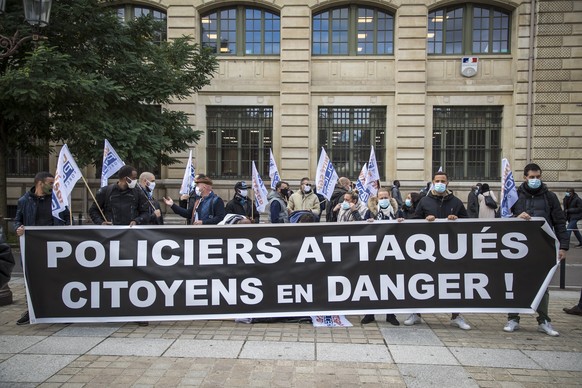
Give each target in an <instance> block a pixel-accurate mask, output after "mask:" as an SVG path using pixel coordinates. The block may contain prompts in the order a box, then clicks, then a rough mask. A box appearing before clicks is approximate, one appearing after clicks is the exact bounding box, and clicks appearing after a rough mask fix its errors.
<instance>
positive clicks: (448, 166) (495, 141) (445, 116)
mask: <svg viewBox="0 0 582 388" xmlns="http://www.w3.org/2000/svg"><path fill="white" fill-rule="evenodd" d="M502 119H503V107H502V106H454V107H452V106H435V107H434V108H433V145H432V147H433V160H432V166H433V172H436V171H437V170H438V168H439V167H441V166H442V167H443V170H444V171H445V172H446V173H447V174H448V175H449V176H450V177H451V178H454V179H457V180H497V179H500V174H501V171H500V168H501V167H500V165H501V127H502Z"/></svg>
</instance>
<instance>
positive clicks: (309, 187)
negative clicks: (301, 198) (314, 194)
mask: <svg viewBox="0 0 582 388" xmlns="http://www.w3.org/2000/svg"><path fill="white" fill-rule="evenodd" d="M303 192H305V193H309V192H311V185H305V186H303Z"/></svg>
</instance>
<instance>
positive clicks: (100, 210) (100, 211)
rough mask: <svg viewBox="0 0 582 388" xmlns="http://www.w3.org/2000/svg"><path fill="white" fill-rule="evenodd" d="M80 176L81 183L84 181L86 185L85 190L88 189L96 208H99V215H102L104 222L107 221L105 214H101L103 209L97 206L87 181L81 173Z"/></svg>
mask: <svg viewBox="0 0 582 388" xmlns="http://www.w3.org/2000/svg"><path fill="white" fill-rule="evenodd" d="M81 178H83V183H85V187H87V190H89V194H91V198H93V202H95V205H97V209H99V213H101V217H103V219H104V220H105V222H109V221H108V220H107V217H105V214H103V210H102V209H101V206H99V203H98V202H97V199H96V198H95V196H94V195H93V192H92V191H91V188H90V187H89V184H88V183H87V181H86V180H85V177H84V176H83V175H82V174H81Z"/></svg>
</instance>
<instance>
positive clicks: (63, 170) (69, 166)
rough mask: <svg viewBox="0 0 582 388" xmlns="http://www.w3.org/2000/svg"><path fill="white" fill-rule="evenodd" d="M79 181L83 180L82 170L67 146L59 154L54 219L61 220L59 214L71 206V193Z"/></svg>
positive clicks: (53, 210) (54, 191)
mask: <svg viewBox="0 0 582 388" xmlns="http://www.w3.org/2000/svg"><path fill="white" fill-rule="evenodd" d="M79 179H81V170H79V167H78V166H77V163H76V162H75V159H74V158H73V155H71V152H69V147H67V145H66V144H65V145H63V148H61V152H60V153H59V160H58V162H57V173H56V174H55V182H54V185H53V194H52V214H53V217H57V218H59V219H60V217H59V214H60V213H62V212H63V211H64V210H66V208H67V206H69V199H70V196H71V192H72V191H73V188H74V187H75V183H77V181H78V180H79Z"/></svg>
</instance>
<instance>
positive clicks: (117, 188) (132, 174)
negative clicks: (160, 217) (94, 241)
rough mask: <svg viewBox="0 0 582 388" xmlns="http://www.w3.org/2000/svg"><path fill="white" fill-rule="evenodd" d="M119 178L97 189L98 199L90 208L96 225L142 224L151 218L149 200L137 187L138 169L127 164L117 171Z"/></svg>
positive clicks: (90, 213)
mask: <svg viewBox="0 0 582 388" xmlns="http://www.w3.org/2000/svg"><path fill="white" fill-rule="evenodd" d="M117 176H118V180H117V182H116V183H112V184H110V185H108V186H105V187H102V188H100V189H99V191H97V195H96V201H95V202H93V204H92V205H91V207H90V208H89V216H90V217H91V220H92V221H93V223H94V224H95V225H129V226H133V225H141V224H147V223H148V220H149V213H148V206H150V204H149V203H148V200H147V198H146V196H145V194H144V193H143V191H142V190H141V188H139V187H137V183H138V177H137V170H136V169H135V168H133V167H132V166H129V165H125V166H123V167H121V169H120V170H119V172H118V173H117Z"/></svg>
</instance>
